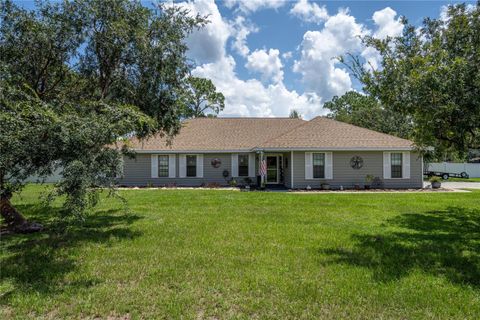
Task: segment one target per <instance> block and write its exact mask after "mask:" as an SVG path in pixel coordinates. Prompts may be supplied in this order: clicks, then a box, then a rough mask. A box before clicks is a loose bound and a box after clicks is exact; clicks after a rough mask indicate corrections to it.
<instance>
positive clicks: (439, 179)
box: [428, 176, 442, 182]
mask: <svg viewBox="0 0 480 320" xmlns="http://www.w3.org/2000/svg"><path fill="white" fill-rule="evenodd" d="M428 181H430V182H442V178H441V177H437V176H431V177H430V178H429V179H428Z"/></svg>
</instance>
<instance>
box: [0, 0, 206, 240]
mask: <svg viewBox="0 0 480 320" xmlns="http://www.w3.org/2000/svg"><path fill="white" fill-rule="evenodd" d="M0 5H1V8H0V21H1V25H0V71H1V74H0V211H1V214H2V216H3V218H4V220H5V222H6V224H7V227H8V228H10V229H12V230H15V231H19V232H28V231H35V230H38V229H39V228H40V226H39V225H36V224H32V223H29V222H27V220H26V219H25V218H24V217H23V216H22V215H21V214H20V213H19V212H18V211H17V210H16V209H15V208H14V207H13V205H12V204H11V202H10V199H11V197H12V195H13V194H14V192H17V191H19V190H20V189H21V188H22V187H23V185H24V183H23V181H24V180H25V178H26V177H28V176H30V175H32V174H35V175H39V176H46V175H49V174H51V173H52V172H53V171H54V170H55V169H58V168H60V169H61V170H62V172H61V173H62V176H63V178H62V180H61V181H60V182H59V183H57V184H56V186H55V189H54V193H53V195H64V196H65V199H66V200H65V204H64V210H63V212H64V214H65V217H72V216H73V217H83V213H84V212H85V210H86V209H87V208H89V207H91V206H92V205H94V204H95V203H96V201H97V200H98V191H99V190H101V188H105V187H112V188H113V187H114V184H115V177H116V176H118V175H119V174H120V173H121V163H122V157H123V155H126V154H131V153H130V151H129V150H128V148H126V147H125V144H123V147H116V145H117V142H119V141H120V140H122V139H124V138H126V137H129V136H131V135H132V134H135V135H137V136H138V137H140V138H141V137H147V136H150V135H153V134H166V135H174V134H175V133H177V132H178V130H179V128H180V119H181V118H182V116H183V115H184V114H183V113H184V105H185V103H184V102H183V101H182V100H181V97H182V93H183V92H185V90H187V89H188V88H189V83H188V81H187V80H188V79H189V76H190V70H191V68H192V64H191V62H190V61H189V60H188V59H187V57H186V51H187V49H188V48H187V46H186V44H185V38H186V37H187V36H188V34H190V33H191V32H192V31H193V30H195V29H196V28H201V27H202V26H203V25H204V24H205V23H206V22H207V21H206V20H205V18H204V17H201V16H192V15H191V14H190V13H189V12H188V11H186V10H183V9H180V8H178V7H176V6H164V5H161V4H160V5H156V6H154V7H146V6H144V5H142V4H141V3H140V2H139V1H127V0H108V1H104V0H77V1H71V2H62V3H49V2H40V3H39V4H38V6H37V8H36V9H35V10H33V11H27V10H25V9H22V8H20V7H18V6H16V5H14V4H13V3H11V2H10V1H3V2H1V4H0ZM119 145H120V144H119Z"/></svg>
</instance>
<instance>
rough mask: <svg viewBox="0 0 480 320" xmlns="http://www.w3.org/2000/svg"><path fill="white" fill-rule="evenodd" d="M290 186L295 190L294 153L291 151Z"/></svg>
mask: <svg viewBox="0 0 480 320" xmlns="http://www.w3.org/2000/svg"><path fill="white" fill-rule="evenodd" d="M290 184H291V188H292V189H293V151H290Z"/></svg>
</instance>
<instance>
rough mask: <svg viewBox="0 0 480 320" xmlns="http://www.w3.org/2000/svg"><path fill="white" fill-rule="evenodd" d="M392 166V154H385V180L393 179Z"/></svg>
mask: <svg viewBox="0 0 480 320" xmlns="http://www.w3.org/2000/svg"><path fill="white" fill-rule="evenodd" d="M391 177H392V165H391V160H390V152H384V153H383V179H391Z"/></svg>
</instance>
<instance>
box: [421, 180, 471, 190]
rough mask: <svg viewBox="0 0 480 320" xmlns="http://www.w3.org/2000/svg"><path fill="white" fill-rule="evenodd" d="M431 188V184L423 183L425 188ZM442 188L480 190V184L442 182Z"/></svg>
mask: <svg viewBox="0 0 480 320" xmlns="http://www.w3.org/2000/svg"><path fill="white" fill-rule="evenodd" d="M429 186H430V182H423V187H424V188H427V187H429ZM442 188H445V189H453V190H460V189H480V182H448V181H442Z"/></svg>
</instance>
